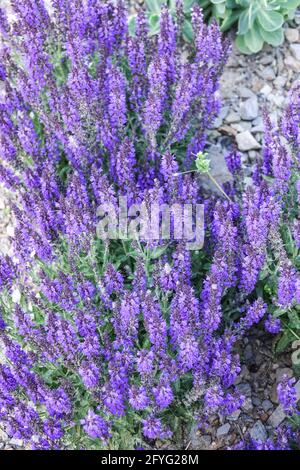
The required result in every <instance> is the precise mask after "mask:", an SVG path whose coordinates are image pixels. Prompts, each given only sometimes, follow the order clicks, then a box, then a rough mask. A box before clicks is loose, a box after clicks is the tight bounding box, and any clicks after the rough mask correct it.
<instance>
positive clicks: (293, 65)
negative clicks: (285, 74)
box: [284, 55, 300, 72]
mask: <svg viewBox="0 0 300 470" xmlns="http://www.w3.org/2000/svg"><path fill="white" fill-rule="evenodd" d="M284 63H285V65H286V67H287V68H288V69H291V70H293V71H294V72H300V62H298V61H297V60H296V59H294V57H292V56H291V55H289V56H287V57H286V58H285V59H284Z"/></svg>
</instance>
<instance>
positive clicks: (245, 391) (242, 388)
mask: <svg viewBox="0 0 300 470" xmlns="http://www.w3.org/2000/svg"><path fill="white" fill-rule="evenodd" d="M236 388H237V389H238V391H239V392H240V393H241V394H242V395H245V397H250V396H251V386H250V385H249V384H248V383H246V382H245V383H241V384H238V385H237V386H236Z"/></svg>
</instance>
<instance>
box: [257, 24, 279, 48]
mask: <svg viewBox="0 0 300 470" xmlns="http://www.w3.org/2000/svg"><path fill="white" fill-rule="evenodd" d="M260 34H261V37H262V38H263V40H264V41H266V42H267V43H268V44H271V46H275V47H277V46H280V45H281V44H282V43H283V41H284V34H283V29H282V28H279V29H277V30H276V31H272V32H269V31H266V30H264V29H263V28H260Z"/></svg>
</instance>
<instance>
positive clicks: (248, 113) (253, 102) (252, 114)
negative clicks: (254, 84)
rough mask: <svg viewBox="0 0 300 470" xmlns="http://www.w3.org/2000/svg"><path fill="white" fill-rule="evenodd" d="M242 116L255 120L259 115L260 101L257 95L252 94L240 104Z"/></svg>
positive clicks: (247, 119) (248, 119)
mask: <svg viewBox="0 0 300 470" xmlns="http://www.w3.org/2000/svg"><path fill="white" fill-rule="evenodd" d="M240 116H241V118H242V119H244V120H245V121H253V119H256V118H257V116H258V102H257V97H256V96H252V97H251V98H249V99H248V100H246V101H244V102H243V103H242V104H241V106H240Z"/></svg>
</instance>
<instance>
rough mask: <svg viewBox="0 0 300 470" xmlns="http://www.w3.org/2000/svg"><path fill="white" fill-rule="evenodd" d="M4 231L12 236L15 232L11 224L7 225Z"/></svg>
mask: <svg viewBox="0 0 300 470" xmlns="http://www.w3.org/2000/svg"><path fill="white" fill-rule="evenodd" d="M6 233H7V235H8V236H9V237H13V236H14V233H15V229H14V227H13V226H12V225H8V226H7V227H6Z"/></svg>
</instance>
